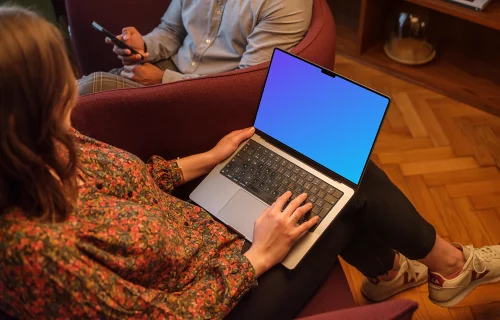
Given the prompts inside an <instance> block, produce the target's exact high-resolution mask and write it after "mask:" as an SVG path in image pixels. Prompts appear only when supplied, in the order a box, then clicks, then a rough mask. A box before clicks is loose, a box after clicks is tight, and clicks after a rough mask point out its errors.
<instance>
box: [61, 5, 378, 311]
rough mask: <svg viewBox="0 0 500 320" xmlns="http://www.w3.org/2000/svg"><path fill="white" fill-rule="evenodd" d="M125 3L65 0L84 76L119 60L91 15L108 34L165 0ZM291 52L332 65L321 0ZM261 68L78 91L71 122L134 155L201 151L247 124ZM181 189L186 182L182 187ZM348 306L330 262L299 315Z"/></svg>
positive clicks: (149, 17)
mask: <svg viewBox="0 0 500 320" xmlns="http://www.w3.org/2000/svg"><path fill="white" fill-rule="evenodd" d="M129 3H130V4H135V1H132V0H121V1H117V0H113V1H111V0H86V1H74V0H66V4H67V11H68V15H69V22H70V27H71V33H72V41H73V44H74V47H75V49H76V54H77V57H78V60H79V64H80V67H81V70H82V72H83V73H84V74H88V73H91V72H94V71H106V70H109V69H111V68H113V67H116V66H118V65H119V61H118V60H117V59H116V57H115V56H114V55H113V53H112V52H111V50H110V48H109V47H108V46H107V45H105V44H104V39H103V37H102V36H101V35H100V34H99V33H98V32H95V31H94V30H93V29H92V27H91V22H92V21H94V20H95V21H97V22H98V23H100V24H102V25H103V26H105V27H106V28H109V29H111V30H113V31H115V32H116V31H119V30H121V28H122V27H124V26H128V25H133V26H136V27H137V28H138V29H139V30H140V31H142V32H143V33H146V32H148V31H149V30H152V29H153V27H154V26H155V25H157V24H158V23H159V21H160V17H161V15H162V14H163V12H164V11H165V10H166V9H167V7H168V3H169V1H166V0H148V1H143V2H141V5H140V7H138V9H131V8H134V5H131V6H130V7H128V6H127V4H129ZM292 52H293V53H295V54H298V55H299V56H301V57H303V58H305V59H308V60H311V61H313V62H315V63H317V64H319V65H322V66H324V67H327V68H329V69H333V66H334V58H335V24H334V21H333V17H332V13H331V11H330V9H329V7H328V4H327V2H326V0H314V10H313V18H312V23H311V26H310V29H309V32H308V33H307V35H306V36H305V38H304V39H303V41H302V42H301V43H300V44H299V45H298V46H297V47H296V48H294V49H293V51H292ZM267 67H268V64H267V63H264V64H261V65H257V66H254V67H251V68H247V69H243V70H237V71H233V72H228V73H224V74H220V75H215V76H207V77H201V78H196V79H190V80H185V81H181V82H176V83H172V84H167V85H158V86H152V87H145V88H135V89H126V90H114V91H108V92H102V93H96V94H92V95H88V96H84V97H81V98H79V101H78V105H77V107H76V108H75V110H74V112H73V115H72V120H73V125H74V126H75V128H77V129H78V130H79V131H80V132H82V133H84V134H86V135H89V136H91V137H94V138H96V139H98V140H101V141H105V142H107V143H110V144H112V145H115V146H117V147H120V148H123V149H126V150H128V151H130V152H132V153H134V154H136V155H138V156H140V157H141V158H142V159H147V158H148V157H149V156H151V155H153V154H157V155H161V156H163V157H165V158H174V157H178V156H181V157H182V156H186V155H189V154H193V153H198V152H203V151H206V150H208V149H209V148H211V147H212V146H214V145H215V143H216V142H217V141H218V140H219V139H220V138H221V137H223V136H224V135H225V134H227V133H228V132H230V131H232V130H235V129H239V128H244V127H248V126H250V125H252V123H253V119H254V116H255V113H256V111H257V106H258V102H259V98H260V94H261V91H262V87H263V83H264V79H265V76H266V72H267ZM189 187H192V185H191V186H187V187H186V189H185V190H184V191H186V192H187V191H188V190H189ZM181 196H184V197H185V196H186V193H184V194H183V195H182V194H181ZM354 306H355V305H354V301H353V299H352V295H351V292H350V290H349V286H348V284H347V281H346V278H345V276H344V274H343V272H342V269H341V268H340V266H337V267H336V268H335V269H334V270H333V271H332V273H331V275H330V277H329V278H328V280H327V281H326V282H325V285H324V286H323V287H322V288H321V289H320V290H319V292H318V294H317V295H316V296H315V297H314V298H313V299H312V300H311V302H310V303H309V305H308V306H306V307H305V309H304V310H303V312H302V313H301V315H300V316H310V315H315V314H320V313H325V312H330V311H335V310H340V309H345V308H350V307H354ZM379 315H380V314H379ZM330 318H332V319H333V318H335V316H332V317H330ZM367 319H368V318H367Z"/></svg>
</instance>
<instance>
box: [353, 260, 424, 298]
mask: <svg viewBox="0 0 500 320" xmlns="http://www.w3.org/2000/svg"><path fill="white" fill-rule="evenodd" d="M399 266H400V269H399V272H398V275H397V276H396V277H395V278H394V279H392V280H390V281H384V280H380V279H378V278H375V279H369V278H364V279H363V283H362V284H361V292H362V293H363V295H364V296H365V297H366V298H368V299H369V300H371V301H374V302H379V301H382V300H385V299H387V298H390V297H392V296H393V295H395V294H397V293H400V292H402V291H405V290H408V289H411V288H414V287H417V286H419V285H421V284H424V283H425V282H427V278H428V277H427V267H426V266H425V265H423V264H421V263H419V262H418V261H414V260H409V259H408V258H406V257H405V256H403V255H402V254H399Z"/></svg>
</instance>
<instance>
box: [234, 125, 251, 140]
mask: <svg viewBox="0 0 500 320" xmlns="http://www.w3.org/2000/svg"><path fill="white" fill-rule="evenodd" d="M254 133H255V128H254V127H250V128H246V129H243V130H241V132H239V133H238V134H237V137H238V140H239V142H240V143H241V142H242V141H245V140H246V139H248V138H250V137H251V136H253V134H254Z"/></svg>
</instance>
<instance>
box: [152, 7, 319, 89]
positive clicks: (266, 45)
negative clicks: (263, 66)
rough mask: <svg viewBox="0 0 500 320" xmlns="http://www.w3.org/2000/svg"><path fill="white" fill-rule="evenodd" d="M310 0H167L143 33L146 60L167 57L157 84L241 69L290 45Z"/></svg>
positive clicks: (301, 30) (304, 22) (305, 21)
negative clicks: (167, 65) (169, 67)
mask: <svg viewBox="0 0 500 320" xmlns="http://www.w3.org/2000/svg"><path fill="white" fill-rule="evenodd" d="M312 2H313V0H230V1H228V0H172V3H171V4H170V6H169V8H168V10H167V12H165V14H164V15H163V17H162V19H161V23H160V25H159V26H158V27H156V28H155V29H154V30H153V31H152V32H151V33H149V34H147V35H146V36H144V42H145V43H146V46H147V50H148V52H149V58H148V61H149V62H157V61H160V60H164V59H171V60H172V62H173V63H174V64H175V65H176V66H177V68H178V69H179V71H180V72H181V73H178V72H175V71H171V70H166V71H165V73H164V75H163V83H169V82H173V81H178V80H183V79H186V78H194V77H199V76H202V75H210V74H217V73H222V72H227V71H231V70H235V69H240V68H245V67H249V66H252V65H256V64H259V63H261V62H266V61H269V60H270V59H271V56H272V53H273V50H274V48H275V47H278V48H281V49H283V50H287V51H289V50H291V49H292V48H293V47H295V46H296V45H297V44H298V43H299V42H300V41H301V40H302V39H303V37H304V36H305V34H306V33H307V30H308V29H309V25H310V23H311V16H312Z"/></svg>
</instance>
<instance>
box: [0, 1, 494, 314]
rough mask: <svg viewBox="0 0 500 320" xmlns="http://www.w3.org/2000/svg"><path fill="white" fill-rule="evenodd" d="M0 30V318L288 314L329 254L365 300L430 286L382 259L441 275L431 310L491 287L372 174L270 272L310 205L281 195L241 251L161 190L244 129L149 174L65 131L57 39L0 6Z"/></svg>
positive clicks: (205, 168)
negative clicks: (307, 247)
mask: <svg viewBox="0 0 500 320" xmlns="http://www.w3.org/2000/svg"><path fill="white" fill-rule="evenodd" d="M0 34H2V37H0V47H1V48H2V52H1V55H0V128H1V129H0V263H1V268H0V269H1V270H0V309H1V310H3V311H4V312H6V313H8V314H10V315H12V316H15V317H18V318H44V317H47V318H53V317H59V318H71V317H75V318H82V317H88V318H134V319H135V318H153V319H156V318H168V317H171V318H222V317H224V316H226V315H227V314H228V313H229V312H230V311H231V310H232V312H231V313H230V315H229V316H230V317H233V318H236V319H241V318H291V317H293V316H294V315H296V313H297V312H298V311H299V310H300V309H301V308H302V306H303V305H304V304H305V303H306V302H307V300H308V299H309V298H310V297H311V296H312V295H313V293H314V291H315V290H316V289H317V288H318V287H319V286H320V285H321V283H322V281H323V280H324V279H325V277H326V275H327V274H328V272H329V270H330V269H331V268H332V266H333V265H334V263H335V261H336V256H337V254H338V253H340V252H341V253H342V256H343V257H344V258H345V259H346V260H347V261H349V262H350V263H352V264H353V265H355V266H356V267H357V268H359V269H360V270H361V271H362V272H363V273H364V274H365V275H367V276H369V277H370V281H365V283H364V284H363V291H364V293H365V294H366V295H367V296H369V297H370V298H372V299H373V300H382V299H385V298H386V297H388V296H390V295H392V294H395V293H397V292H400V291H402V290H404V289H407V288H409V287H412V286H415V285H417V284H421V283H422V282H425V281H426V275H427V268H426V267H425V266H424V265H422V264H420V263H418V262H416V261H410V260H408V259H407V258H406V257H405V256H403V255H402V254H398V253H395V252H394V251H393V249H396V250H398V251H399V252H402V253H403V254H405V255H406V256H410V257H411V258H413V259H421V262H422V263H424V264H425V265H427V266H429V267H430V268H431V269H432V270H433V271H435V272H438V273H440V274H441V275H439V274H437V273H432V274H433V275H434V276H433V279H436V281H438V282H440V281H441V282H442V283H441V289H439V290H434V289H432V287H430V288H429V291H430V294H431V297H432V298H434V299H435V300H436V301H440V303H450V301H451V302H452V303H456V301H457V299H461V296H460V295H463V293H464V292H465V291H464V290H463V289H462V288H460V290H459V289H457V288H458V287H457V286H456V285H455V286H453V285H454V283H453V282H452V281H458V280H448V279H445V277H447V276H452V277H453V278H454V279H462V278H460V277H464V275H465V276H468V277H469V278H470V275H471V274H472V270H475V271H476V275H477V274H480V275H481V277H482V279H487V280H488V281H490V282H491V281H493V280H494V278H495V277H498V273H499V272H500V271H499V270H500V268H498V264H499V261H500V254H499V252H500V250H499V248H498V246H496V247H487V248H483V249H481V250H478V249H474V248H472V247H461V246H452V245H450V244H448V243H446V242H445V241H443V240H442V239H441V238H440V237H439V236H437V235H436V234H435V231H434V228H432V226H430V225H429V224H428V223H427V222H425V220H423V219H422V218H421V217H420V216H419V215H418V213H416V211H415V210H414V208H413V207H412V206H411V204H409V202H408V201H407V200H406V199H405V198H404V197H403V196H402V194H401V193H400V192H399V190H397V189H396V188H395V187H394V185H392V184H391V183H390V182H389V180H388V179H387V177H386V176H385V175H384V174H383V172H381V171H380V170H379V169H378V168H376V167H375V166H374V165H373V164H370V165H369V168H368V170H367V172H366V175H365V180H364V182H363V185H362V187H361V188H360V190H359V192H358V195H357V197H356V199H355V200H353V201H352V202H351V205H350V206H349V207H348V208H346V210H344V213H343V215H342V217H341V218H340V219H338V221H337V222H336V223H334V224H333V225H332V226H331V228H329V230H328V231H327V232H326V234H325V235H324V237H322V239H320V241H319V242H318V243H317V245H315V247H314V248H313V249H312V250H311V252H310V253H309V254H308V256H307V257H306V258H305V260H304V261H303V262H302V263H301V264H300V265H299V266H298V267H297V268H296V269H295V270H293V271H292V272H287V271H286V270H284V269H283V268H281V267H280V266H275V265H277V264H278V263H279V262H280V261H281V260H282V259H283V258H284V257H285V256H286V254H287V252H288V251H289V250H290V248H291V246H292V245H293V243H294V242H295V241H296V240H297V239H298V238H299V237H300V236H301V235H302V234H303V233H304V232H307V229H308V228H310V227H311V226H313V225H314V224H315V223H316V220H311V221H308V222H306V223H304V224H302V225H300V226H297V225H296V220H295V219H296V218H300V217H302V216H303V215H304V214H305V213H306V212H307V211H308V210H310V207H309V206H308V205H304V206H301V203H302V202H303V201H304V200H305V199H306V196H305V195H301V196H300V197H298V198H297V199H296V200H294V201H291V202H290V204H289V205H288V206H286V207H285V203H286V202H287V201H288V200H289V198H290V193H286V194H285V195H283V196H281V197H279V198H278V199H277V201H276V202H275V203H274V204H273V205H272V206H271V207H270V208H268V209H267V210H266V211H265V212H264V213H263V214H262V216H261V217H260V218H259V219H258V220H257V221H256V223H255V231H254V243H253V244H252V245H251V246H250V245H249V244H246V245H245V248H243V247H244V241H243V240H242V239H241V238H239V237H238V236H236V235H234V234H232V233H231V232H229V231H228V230H227V229H226V228H225V227H224V226H223V225H222V224H220V223H218V222H216V221H214V220H213V219H212V218H211V217H210V216H209V215H208V214H207V213H206V212H205V211H203V210H202V209H200V208H199V207H196V206H194V205H192V204H189V203H186V202H184V201H181V200H179V199H176V198H175V197H173V196H171V195H170V194H169V192H171V191H172V190H173V189H174V188H175V187H176V186H178V185H180V184H182V183H184V182H186V181H190V180H192V179H195V178H197V177H200V176H202V175H204V174H206V173H208V172H209V171H210V170H211V169H212V168H214V166H215V165H216V164H217V163H220V162H221V161H223V160H224V159H225V158H226V157H228V156H229V155H231V154H232V153H233V152H234V151H235V150H236V148H237V146H238V145H239V144H240V143H241V142H242V141H244V140H245V139H247V138H249V137H250V136H252V134H253V132H254V130H253V129H252V128H250V129H245V130H240V131H236V132H233V133H231V134H229V135H228V136H226V137H224V138H223V139H222V140H221V141H220V142H219V143H218V144H217V145H216V146H215V147H214V148H213V149H212V150H210V151H208V152H206V153H203V154H198V155H194V156H191V157H187V158H183V159H179V160H177V161H166V160H164V159H162V158H161V157H153V158H151V159H150V160H149V161H148V163H147V164H145V163H143V162H142V161H141V160H140V159H138V158H137V157H135V156H134V155H132V154H130V153H127V152H125V151H123V150H119V149H117V148H114V147H112V146H109V145H107V144H104V143H101V142H98V141H96V140H94V139H92V138H89V137H85V136H83V135H81V134H80V133H78V132H76V131H75V130H73V129H71V125H70V113H71V109H72V107H73V106H74V104H75V100H76V81H75V78H74V76H73V74H72V71H71V68H70V65H69V63H68V59H67V57H66V53H65V50H64V46H63V41H62V38H61V35H60V34H59V32H58V31H57V30H56V29H55V28H54V27H52V26H51V25H50V24H48V23H47V22H45V21H44V20H42V19H41V18H39V17H38V16H36V15H35V14H33V13H31V12H29V11H26V10H23V9H18V8H8V7H0ZM389 196H390V201H384V200H385V199H387V198H388V197H389ZM374 199H376V201H374ZM389 204H390V205H389ZM391 223H393V224H394V225H396V226H401V227H399V228H393V227H392V225H391ZM366 226H368V227H366ZM415 226H416V228H415ZM248 247H249V248H248ZM458 248H460V250H459V249H458ZM478 265H480V266H484V267H485V268H486V269H485V270H488V273H486V274H485V273H484V271H482V273H481V270H478V269H477V268H476V267H477V266H478ZM494 268H496V269H494ZM454 273H456V274H454ZM491 275H493V276H492V277H491ZM258 278H259V286H258V287H257V288H255V286H256V285H257V279H258ZM404 280H406V281H404ZM460 281H461V280H460ZM467 288H469V289H470V288H472V286H468V287H467ZM433 290H434V291H435V292H436V293H433V292H434V291H433ZM458 301H459V300H458ZM238 302H239V303H238Z"/></svg>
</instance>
